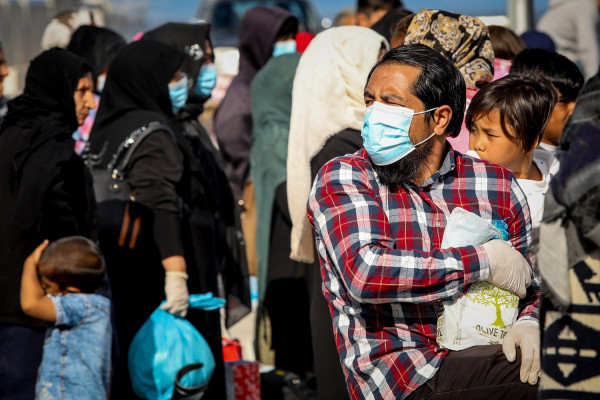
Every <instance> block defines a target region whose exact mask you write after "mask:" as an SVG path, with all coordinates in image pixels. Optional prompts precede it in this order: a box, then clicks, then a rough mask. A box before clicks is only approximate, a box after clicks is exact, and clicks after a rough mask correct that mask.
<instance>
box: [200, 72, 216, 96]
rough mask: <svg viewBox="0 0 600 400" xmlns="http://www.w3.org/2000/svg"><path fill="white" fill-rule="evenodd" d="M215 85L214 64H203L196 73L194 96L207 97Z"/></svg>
mask: <svg viewBox="0 0 600 400" xmlns="http://www.w3.org/2000/svg"><path fill="white" fill-rule="evenodd" d="M216 85H217V68H216V67H215V64H204V65H203V66H202V67H201V68H200V72H199V73H198V79H197V80H196V86H195V87H194V93H195V94H196V96H203V97H208V96H210V93H211V92H212V90H213V89H214V88H215V86H216Z"/></svg>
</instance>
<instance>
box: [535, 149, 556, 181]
mask: <svg viewBox="0 0 600 400" xmlns="http://www.w3.org/2000/svg"><path fill="white" fill-rule="evenodd" d="M533 162H534V163H535V165H536V166H537V167H538V169H539V170H540V172H541V173H542V175H543V176H544V179H546V178H548V177H549V176H551V175H554V174H556V172H557V171H558V168H559V165H560V164H559V162H558V159H557V158H556V156H555V155H554V153H552V152H550V151H547V150H543V149H535V150H534V151H533Z"/></svg>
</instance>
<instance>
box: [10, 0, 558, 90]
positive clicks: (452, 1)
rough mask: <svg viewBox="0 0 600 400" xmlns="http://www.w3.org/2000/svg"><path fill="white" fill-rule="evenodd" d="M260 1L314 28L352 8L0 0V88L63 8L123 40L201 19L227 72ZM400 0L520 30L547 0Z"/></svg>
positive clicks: (298, 0)
mask: <svg viewBox="0 0 600 400" xmlns="http://www.w3.org/2000/svg"><path fill="white" fill-rule="evenodd" d="M260 4H271V5H273V4H279V5H282V6H285V7H286V8H288V9H289V10H290V11H292V12H293V13H294V14H296V15H297V16H298V18H299V20H300V22H301V29H303V30H307V31H310V32H313V33H317V32H319V31H320V30H323V29H327V28H329V27H331V26H332V25H333V24H334V21H335V17H336V15H337V14H338V13H339V12H340V11H341V10H344V9H353V8H354V7H355V6H356V0H287V1H281V0H279V1H277V0H258V1H249V0H241V1H229V0H171V1H166V0H0V41H1V42H2V43H3V46H4V56H5V59H6V60H7V62H8V65H9V67H10V75H9V76H8V77H7V80H6V81H5V82H4V84H5V85H4V94H5V95H7V96H8V97H13V96H15V95H17V94H19V93H20V91H21V89H22V87H23V82H24V77H25V71H26V70H27V67H28V64H29V61H30V60H31V59H32V58H33V57H34V56H35V55H36V54H38V53H39V52H40V40H41V39H42V35H43V33H44V30H45V28H46V26H47V25H48V22H49V21H50V20H51V18H52V17H54V16H56V15H57V14H59V13H61V12H63V11H66V10H75V9H79V10H81V12H80V13H79V14H78V15H77V16H76V18H82V19H84V20H90V21H92V22H93V24H95V25H98V26H106V27H108V28H111V29H113V30H115V31H117V32H119V33H121V34H122V35H123V36H124V37H125V38H126V39H127V40H131V39H132V38H133V37H134V35H135V34H136V33H138V32H140V31H144V30H148V29H149V28H152V27H155V26H157V25H160V24H162V23H164V22H169V21H180V22H192V21H197V20H199V19H203V20H206V21H207V22H211V23H212V24H213V26H212V29H211V36H212V39H213V45H214V46H215V47H216V48H217V49H216V55H217V60H216V62H217V68H218V69H219V74H220V75H221V76H227V75H233V74H235V73H236V72H237V51H236V48H235V46H236V44H237V26H238V24H239V20H240V19H241V17H242V16H243V13H244V12H245V11H246V10H247V9H249V8H251V7H253V6H256V5H260ZM404 5H405V7H406V8H408V9H410V10H413V11H415V12H416V11H418V10H419V9H420V8H432V9H443V10H448V11H452V12H456V13H462V14H469V15H474V16H479V17H482V19H483V20H484V22H485V23H487V24H496V25H504V26H509V27H511V28H512V29H513V30H515V31H516V32H517V33H520V32H522V31H524V30H526V29H527V28H530V27H532V26H534V25H535V21H536V20H537V18H538V17H539V16H540V15H541V14H542V13H543V12H544V11H545V9H546V7H547V5H548V0H486V1H481V0H404ZM214 95H216V97H218V93H214Z"/></svg>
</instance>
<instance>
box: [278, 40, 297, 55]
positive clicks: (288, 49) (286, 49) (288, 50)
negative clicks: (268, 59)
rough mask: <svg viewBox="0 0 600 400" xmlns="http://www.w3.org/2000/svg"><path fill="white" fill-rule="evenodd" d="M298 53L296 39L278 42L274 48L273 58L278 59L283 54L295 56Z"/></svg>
mask: <svg viewBox="0 0 600 400" xmlns="http://www.w3.org/2000/svg"><path fill="white" fill-rule="evenodd" d="M295 52H296V41H295V40H294V39H290V40H285V41H283V42H276V43H275V47H273V57H278V56H281V55H283V54H294V53H295Z"/></svg>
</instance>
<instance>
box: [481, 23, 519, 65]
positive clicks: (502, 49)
mask: <svg viewBox="0 0 600 400" xmlns="http://www.w3.org/2000/svg"><path fill="white" fill-rule="evenodd" d="M488 34H489V35H490V40H491V42H492V48H493V49H494V57H496V58H501V59H503V60H512V58H513V57H514V56H516V55H517V54H519V53H520V52H521V51H522V50H524V49H525V48H526V46H525V42H523V39H521V38H520V37H519V36H517V34H516V33H515V32H513V31H512V30H511V29H509V28H506V27H504V26H500V25H490V26H488Z"/></svg>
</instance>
